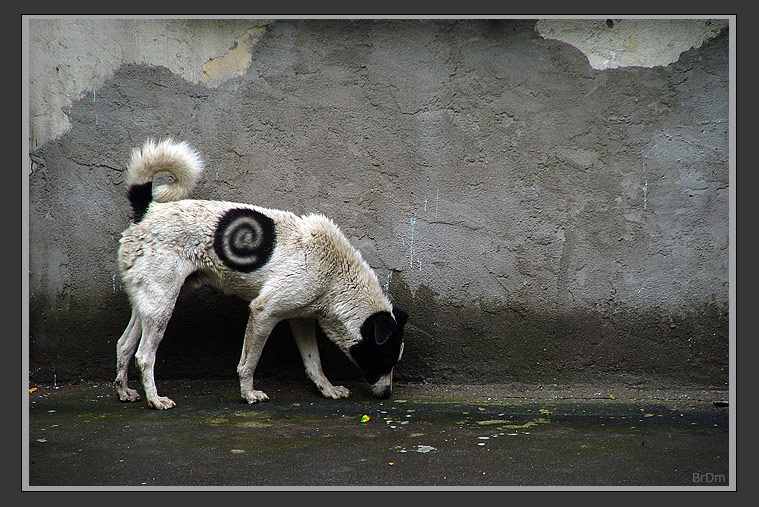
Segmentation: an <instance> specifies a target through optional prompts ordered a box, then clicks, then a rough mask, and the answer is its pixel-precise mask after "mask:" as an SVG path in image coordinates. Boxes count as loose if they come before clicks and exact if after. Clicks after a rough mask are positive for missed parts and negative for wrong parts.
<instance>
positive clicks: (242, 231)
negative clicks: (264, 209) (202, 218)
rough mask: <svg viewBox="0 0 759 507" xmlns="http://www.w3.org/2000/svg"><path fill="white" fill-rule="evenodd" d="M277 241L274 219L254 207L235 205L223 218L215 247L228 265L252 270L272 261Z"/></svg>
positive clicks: (216, 236) (218, 229)
mask: <svg viewBox="0 0 759 507" xmlns="http://www.w3.org/2000/svg"><path fill="white" fill-rule="evenodd" d="M276 241H277V235H276V232H275V230H274V220H272V219H271V218H269V217H268V216H266V215H264V214H263V213H259V212H258V211H256V210H253V209H249V208H234V209H231V210H229V211H227V212H226V213H224V215H222V217H221V218H220V219H219V224H218V225H217V226H216V232H214V238H213V249H214V251H215V252H216V255H218V256H219V259H221V261H222V262H223V263H224V264H225V265H226V266H227V267H229V268H231V269H234V270H236V271H242V272H243V273H250V272H251V271H253V270H255V269H258V268H260V267H261V266H263V265H264V264H266V263H267V262H268V261H269V259H270V258H271V254H272V253H273V252H274V245H275V244H276Z"/></svg>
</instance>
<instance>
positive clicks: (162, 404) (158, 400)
mask: <svg viewBox="0 0 759 507" xmlns="http://www.w3.org/2000/svg"><path fill="white" fill-rule="evenodd" d="M175 405H176V403H174V401H173V400H171V399H170V398H167V397H166V396H156V397H155V398H153V399H150V400H148V406H149V407H150V408H155V409H158V410H166V409H169V408H171V407H173V406H175Z"/></svg>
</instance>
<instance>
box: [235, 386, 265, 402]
mask: <svg viewBox="0 0 759 507" xmlns="http://www.w3.org/2000/svg"><path fill="white" fill-rule="evenodd" d="M242 397H243V399H244V400H245V401H247V402H248V403H258V402H259V401H269V397H268V396H267V395H266V393H265V392H263V391H256V390H254V389H251V390H250V391H243V393H242Z"/></svg>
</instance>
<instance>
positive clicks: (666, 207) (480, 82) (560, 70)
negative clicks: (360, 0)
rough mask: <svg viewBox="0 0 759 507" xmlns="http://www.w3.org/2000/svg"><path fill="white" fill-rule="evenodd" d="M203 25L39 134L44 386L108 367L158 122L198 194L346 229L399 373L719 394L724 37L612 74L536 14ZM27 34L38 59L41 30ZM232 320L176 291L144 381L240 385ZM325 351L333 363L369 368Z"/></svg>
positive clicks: (35, 325) (35, 278) (724, 311)
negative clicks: (378, 300) (399, 318)
mask: <svg viewBox="0 0 759 507" xmlns="http://www.w3.org/2000/svg"><path fill="white" fill-rule="evenodd" d="M214 23H218V24H219V25H218V30H219V35H218V37H217V39H216V43H215V46H214V48H215V49H214V51H209V52H208V53H207V54H205V55H204V56H203V58H200V59H198V61H194V60H193V61H194V62H195V63H194V64H193V65H192V66H190V65H188V64H185V67H184V71H183V72H184V73H183V72H180V71H177V70H175V69H172V68H171V67H169V66H167V65H164V64H155V62H147V61H145V62H138V61H130V62H127V61H126V60H130V59H117V61H118V62H119V63H118V65H117V66H115V68H113V70H112V71H111V70H109V71H108V72H103V73H102V76H103V77H102V81H97V80H95V81H92V82H91V83H92V85H91V86H92V89H91V90H89V91H84V92H82V93H79V94H77V96H76V98H75V99H72V102H71V104H70V106H65V107H64V108H63V111H64V114H65V116H66V121H67V122H68V125H69V127H68V129H67V130H65V131H61V132H60V133H57V134H55V135H47V136H43V135H42V134H40V133H38V132H37V131H36V130H35V129H36V128H37V127H35V126H34V125H44V124H46V123H45V122H46V121H48V120H49V118H48V117H45V121H41V122H39V123H35V124H33V125H32V127H33V128H32V137H34V138H36V139H40V140H41V139H43V138H45V139H46V141H45V142H41V143H35V144H32V146H31V147H30V149H31V154H30V157H31V160H32V171H31V174H30V175H29V188H30V225H29V229H30V231H29V233H30V249H29V261H30V263H29V264H30V291H31V295H30V367H31V374H32V376H33V377H34V378H35V379H37V380H39V381H45V380H48V379H52V376H53V375H54V374H55V375H57V378H58V380H65V379H78V378H111V377H112V376H113V374H114V373H113V370H114V369H115V364H114V363H115V343H116V340H117V339H118V337H119V336H120V334H121V332H122V331H123V328H124V326H126V323H127V321H128V318H129V310H128V305H127V301H126V296H125V294H124V293H123V291H122V289H121V286H120V283H119V281H118V277H116V276H115V275H116V272H117V271H116V249H117V247H118V239H119V237H120V234H121V231H122V230H123V229H124V228H125V227H126V226H127V224H128V221H129V205H128V203H127V200H126V197H125V188H124V182H123V171H124V168H125V165H126V162H127V160H128V156H129V153H130V150H131V149H132V148H133V147H134V146H138V145H140V144H141V143H142V142H143V141H144V139H145V138H146V137H148V136H153V137H162V136H172V137H174V138H176V139H182V140H187V141H189V142H190V143H192V144H193V145H194V146H195V147H196V148H197V149H198V150H199V151H200V152H201V153H202V154H203V157H204V159H205V160H206V165H207V169H206V173H205V174H204V176H203V178H202V180H201V182H200V184H199V185H198V187H197V188H196V190H195V191H194V193H193V197H195V198H202V199H223V200H233V201H241V202H250V203H255V204H259V205H262V206H269V207H277V208H283V209H289V210H291V211H294V212H296V213H310V212H321V213H325V214H327V215H328V216H330V217H332V218H333V219H334V220H335V221H336V223H337V224H338V225H339V226H340V227H341V228H342V229H343V231H344V232H345V233H346V235H347V236H348V237H349V239H350V240H351V242H352V243H353V244H354V245H356V246H358V247H359V248H361V250H362V252H363V254H364V257H365V258H366V259H367V261H368V262H369V263H370V265H372V267H374V268H375V270H376V271H377V273H378V276H379V278H380V281H381V283H382V284H383V285H384V286H385V287H386V288H387V291H388V293H389V295H390V297H391V299H392V300H393V301H395V302H396V303H397V304H399V305H401V306H403V307H404V308H406V309H408V310H409V313H410V315H411V317H410V321H409V325H408V335H407V340H408V343H407V346H406V349H405V352H404V358H403V361H402V363H401V364H400V365H399V368H398V370H397V375H398V377H399V378H400V379H402V380H403V379H407V380H425V381H440V382H442V381H447V382H448V381H450V382H509V381H519V382H533V383H563V382H624V383H631V384H636V383H641V382H649V383H657V382H660V383H669V384H671V383H680V384H694V385H709V386H720V387H723V386H724V385H725V384H726V382H727V375H728V371H727V369H728V250H727V246H728V190H729V172H728V116H729V110H728V88H729V86H728V85H729V76H728V40H729V33H728V32H727V30H723V31H721V32H720V33H719V35H717V36H715V37H712V38H709V39H708V40H705V41H704V42H703V44H701V45H699V46H698V47H693V48H692V49H688V50H686V51H684V52H682V54H679V56H678V58H677V60H676V61H673V62H671V63H668V64H666V65H657V66H653V67H640V66H637V67H621V68H608V69H605V70H600V69H596V68H594V67H592V66H591V65H589V63H588V61H589V60H588V57H586V55H585V54H583V52H581V51H580V50H579V49H578V48H577V47H575V46H574V45H571V44H567V43H565V42H561V41H559V40H554V39H551V38H546V37H544V36H542V35H541V33H539V31H537V30H536V23H537V22H536V21H535V20H529V21H522V20H466V21H459V20H436V21H427V20H385V21H373V20H296V21H286V20H279V21H274V22H267V23H265V24H259V25H255V26H251V25H245V24H244V23H238V24H233V26H231V25H228V24H227V21H218V22H217V21H213V20H206V21H204V22H203V23H202V24H201V28H197V27H195V28H192V29H190V28H187V27H185V25H183V24H182V23H180V22H178V21H170V22H169V21H167V22H166V33H172V34H174V35H173V37H175V38H176V41H178V40H180V39H181V40H182V41H185V39H186V40H187V41H190V40H197V39H196V38H197V37H198V35H197V33H198V32H202V31H203V30H205V32H204V33H214V30H215V29H216V28H215V25H214ZM620 24H621V23H620ZM116 25H117V26H118V23H117V24H116ZM150 26H153V25H150ZM187 26H189V25H187ZM605 26H606V25H604V27H605ZM616 26H617V25H616V24H615V27H616ZM179 27H181V28H179ZM31 28H32V33H31V34H30V35H31V37H30V39H35V40H38V41H39V43H38V45H37V46H34V47H35V48H36V47H41V48H42V52H43V53H45V55H43V56H40V59H41V60H44V61H47V56H48V54H47V53H46V51H47V50H45V48H46V47H48V48H49V47H52V48H54V49H53V50H49V51H53V52H56V51H59V49H58V48H57V47H56V40H55V38H56V32H55V31H50V27H49V26H47V25H44V24H43V25H37V26H36V27H35V25H32V26H31ZM131 28H133V27H131ZM232 28H234V29H232ZM120 29H121V31H118V30H115V29H114V30H115V31H112V32H109V33H107V34H104V35H103V36H106V35H107V36H108V37H110V38H111V39H112V40H114V41H117V40H119V38H123V37H125V36H124V35H123V32H125V31H126V30H127V27H126V26H123V27H121V28H120ZM151 29H155V30H158V28H155V27H154V28H151ZM35 30H36V32H35ZM184 30H187V31H188V32H192V34H193V35H192V36H190V35H182V34H184V33H185V32H184ZM148 33H152V32H150V31H149V30H148V29H146V31H145V32H144V33H143V32H139V31H138V32H137V33H136V34H132V33H131V32H130V34H129V36H128V40H131V41H143V40H145V39H146V37H145V36H144V35H146V34H148ZM163 40H164V39H163V38H161V37H156V38H155V44H154V46H155V47H154V48H153V50H155V51H156V52H159V53H160V52H161V48H162V47H164V48H165V47H166V46H161V44H163V43H162V42H161V41H163ZM42 41H46V42H45V43H44V44H42ZM176 41H175V42H176ZM184 43H185V42H182V44H184ZM182 44H179V42H176V44H175V45H172V46H171V48H172V49H171V51H174V49H175V47H184V46H182ZM109 51H113V52H116V53H119V50H118V49H113V50H109ZM171 51H169V50H168V49H166V50H164V52H165V53H167V54H166V55H164V57H165V58H166V60H178V61H184V60H183V58H186V56H185V55H184V53H182V54H180V56H178V57H176V58H172V57H171ZM55 54H58V55H59V59H60V62H59V63H60V64H62V65H65V64H66V63H67V61H68V60H70V59H73V60H76V59H77V58H79V57H80V56H81V55H80V54H79V53H78V52H76V51H74V52H73V53H70V54H68V53H66V52H65V51H64V52H61V53H55ZM230 55H231V56H230ZM90 58H94V57H90ZM104 58H105V57H104V56H103V55H100V54H99V55H98V56H97V59H101V60H102V59H104ZM227 58H230V59H229V62H230V65H227V64H226V61H227ZM212 62H216V63H212ZM175 63H176V62H175ZM40 65H41V64H40ZM204 66H205V72H206V74H203V68H204ZM30 67H34V65H30ZM190 67H192V68H193V69H195V70H193V73H192V76H191V77H188V76H190V74H188V73H187V72H189V69H190ZM88 68H89V67H88ZM109 72H111V73H110V74H109ZM204 76H207V77H204ZM87 82H88V83H90V81H89V80H88V81H87ZM35 86H36V84H34V83H32V84H31V88H34V87H35ZM66 86H67V88H66V89H67V90H68V86H69V85H66ZM86 86H89V85H85V86H84V89H86ZM72 89H73V88H72ZM35 93H37V92H35ZM35 93H30V95H31V96H32V97H36V96H37V95H35ZM30 109H31V107H30ZM42 116H45V115H44V114H43V115H42ZM53 123H55V122H53ZM43 130H44V129H43ZM51 133H52V131H51ZM246 319H247V316H246V306H245V303H244V302H242V301H240V300H237V299H233V298H227V297H225V296H222V295H220V294H217V293H215V292H214V291H212V290H210V289H205V288H203V289H191V288H189V287H186V288H184V289H183V291H182V294H181V295H180V298H179V300H178V302H177V306H176V310H175V314H174V318H172V321H171V323H170V325H169V329H168V331H167V335H166V338H165V340H164V343H162V345H161V348H159V352H158V365H157V369H156V374H157V375H158V376H159V377H160V376H174V377H193V376H200V375H202V376H221V377H230V378H233V377H234V376H235V366H236V363H237V360H238V359H239V353H240V349H241V346H242V335H243V331H244V327H245V322H246ZM322 346H323V347H324V355H325V363H326V364H325V370H326V372H327V373H328V375H332V376H334V377H335V378H338V379H339V378H358V377H359V375H358V372H357V371H356V372H354V368H353V367H352V366H351V365H350V364H349V363H348V362H347V360H345V359H343V358H341V357H340V356H339V355H338V354H337V353H336V351H335V350H334V349H333V348H332V347H331V346H330V345H329V344H328V343H326V341H325V340H322ZM299 361H300V360H299V357H298V354H297V351H296V349H295V346H294V343H293V340H292V337H291V336H290V335H289V331H288V330H287V327H286V326H279V327H278V328H277V329H275V332H274V334H273V336H272V338H271V339H270V341H269V343H267V345H266V348H265V349H264V354H263V357H262V363H261V369H260V371H259V373H260V375H262V376H264V377H265V376H266V375H275V374H276V375H288V376H292V377H295V378H300V377H298V376H299V375H300V376H301V377H302V378H303V379H304V380H305V376H304V374H303V373H302V371H301V370H302V366H301V365H300V363H299Z"/></svg>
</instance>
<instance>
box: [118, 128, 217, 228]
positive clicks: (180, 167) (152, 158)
mask: <svg viewBox="0 0 759 507" xmlns="http://www.w3.org/2000/svg"><path fill="white" fill-rule="evenodd" d="M161 171H167V172H169V173H171V175H172V176H173V177H174V181H172V182H171V183H169V184H166V185H159V186H158V187H156V189H155V191H153V177H154V176H155V175H156V174H157V173H159V172H161ZM202 172H203V161H202V160H201V159H200V155H198V153H197V152H196V151H195V150H193V149H192V148H191V147H190V145H188V144H187V143H186V142H181V143H176V142H174V141H172V140H171V139H165V140H163V141H161V142H159V143H156V142H155V141H153V140H152V139H148V140H147V141H146V142H145V144H144V145H143V147H142V149H140V148H135V149H134V150H132V157H131V159H130V160H129V165H128V166H127V184H128V189H129V203H130V204H131V205H132V211H133V212H134V217H133V220H134V222H135V223H136V222H139V221H140V220H142V217H143V216H145V213H146V212H147V210H148V206H150V203H151V202H152V201H153V200H156V201H158V202H168V201H178V200H179V199H184V198H185V197H187V196H188V195H190V192H191V191H192V189H193V187H194V186H195V184H196V183H197V182H198V179H199V178H200V174H201V173H202Z"/></svg>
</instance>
